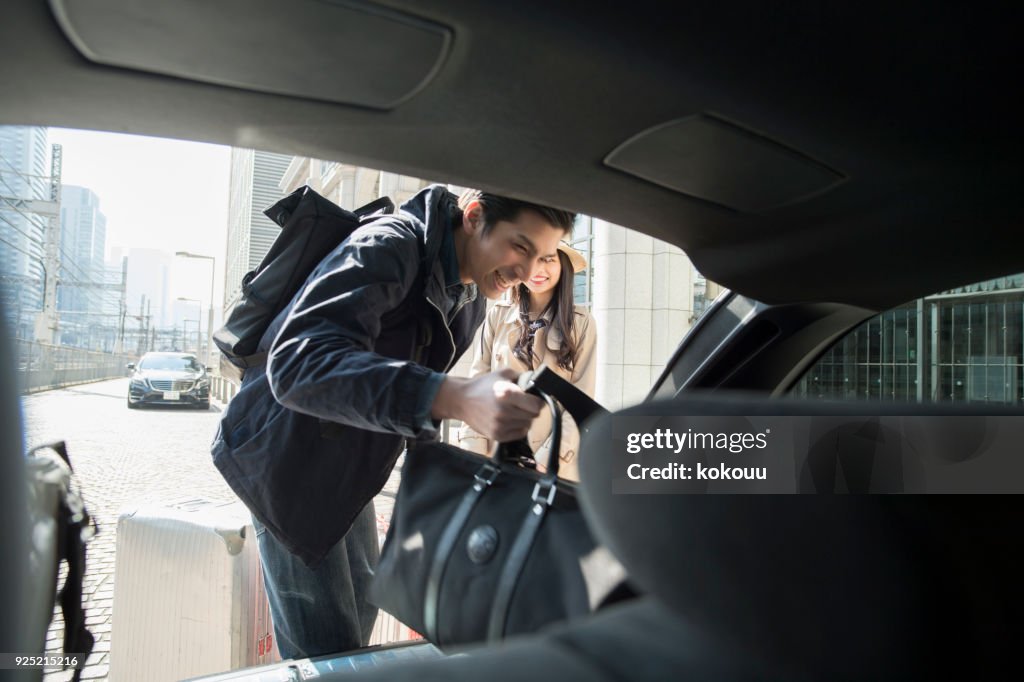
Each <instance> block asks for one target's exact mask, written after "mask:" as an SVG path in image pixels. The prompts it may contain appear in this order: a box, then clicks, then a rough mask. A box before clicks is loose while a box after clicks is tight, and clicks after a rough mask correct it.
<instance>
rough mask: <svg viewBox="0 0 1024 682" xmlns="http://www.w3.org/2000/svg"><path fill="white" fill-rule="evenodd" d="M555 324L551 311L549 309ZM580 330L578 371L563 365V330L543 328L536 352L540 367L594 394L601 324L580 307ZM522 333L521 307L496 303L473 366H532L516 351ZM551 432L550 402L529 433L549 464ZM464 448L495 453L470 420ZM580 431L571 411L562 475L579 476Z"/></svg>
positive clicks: (462, 433) (565, 425)
mask: <svg viewBox="0 0 1024 682" xmlns="http://www.w3.org/2000/svg"><path fill="white" fill-rule="evenodd" d="M547 317H548V322H549V323H550V321H551V320H550V312H549V313H548V314H547ZM574 326H575V328H576V335H577V338H578V339H579V341H578V349H577V351H578V354H577V357H576V363H575V366H574V367H573V371H572V372H571V373H570V372H568V371H566V370H564V369H562V368H561V367H559V366H558V359H557V350H558V348H559V346H560V345H561V342H562V337H561V334H559V333H558V332H557V331H555V330H554V329H551V327H543V328H541V329H539V330H537V333H536V335H535V336H534V339H533V351H534V353H535V354H536V355H537V356H538V357H539V362H537V361H536V360H535V362H536V364H535V367H540V366H541V365H547V366H548V367H550V368H551V369H553V370H554V371H555V372H557V373H558V375H559V376H560V377H562V378H563V379H566V380H568V381H570V382H571V383H573V384H575V385H576V386H577V387H578V388H579V389H581V390H582V391H583V392H584V393H586V394H587V395H589V396H591V397H593V395H594V383H595V381H596V379H597V357H596V353H595V347H596V345H597V329H596V325H595V324H594V318H593V317H591V316H590V313H588V312H586V311H585V310H581V309H580V308H577V309H576V321H575V325H574ZM549 332H550V333H549ZM517 338H519V310H518V308H517V307H516V306H515V305H513V304H511V303H508V302H503V301H502V302H498V303H496V304H494V306H493V307H492V308H491V311H490V312H489V313H488V314H487V319H486V321H485V322H484V326H483V331H482V332H481V335H480V343H479V344H478V345H477V349H476V354H475V357H474V358H473V369H472V371H471V372H470V375H471V376H477V375H478V374H486V373H487V372H493V371H496V370H499V369H503V368H505V367H511V368H512V369H514V370H515V371H516V372H525V371H527V370H529V369H530V368H529V367H527V366H526V364H525V363H523V362H522V361H520V360H519V359H518V358H517V357H515V356H514V355H513V354H512V348H513V347H514V346H515V342H516V339H517ZM550 435H551V414H550V413H549V412H548V409H547V407H545V408H544V411H543V412H541V414H540V416H539V417H538V418H537V419H535V420H534V422H533V426H532V427H530V433H529V434H528V438H529V441H530V447H532V448H533V451H534V453H535V456H536V458H537V462H538V463H539V464H541V465H546V464H547V460H548V446H549V443H548V442H547V441H548V438H549V437H550ZM458 438H459V442H458V445H459V447H462V448H465V449H466V450H471V451H473V452H477V453H480V454H482V455H489V454H490V452H491V445H492V444H491V443H490V442H489V441H488V440H487V439H486V438H484V437H483V436H482V435H481V434H479V433H478V432H476V431H474V430H473V429H472V428H471V427H470V426H469V425H468V424H464V425H463V426H462V428H461V429H460V430H459V434H458ZM579 440H580V437H579V431H578V430H577V428H576V424H575V422H573V420H572V417H570V416H568V415H565V418H564V419H563V421H562V447H561V449H560V450H561V452H560V458H561V460H562V462H561V465H560V466H559V476H562V477H563V478H568V479H571V480H574V481H577V480H579V463H578V461H577V457H576V455H577V450H578V448H579Z"/></svg>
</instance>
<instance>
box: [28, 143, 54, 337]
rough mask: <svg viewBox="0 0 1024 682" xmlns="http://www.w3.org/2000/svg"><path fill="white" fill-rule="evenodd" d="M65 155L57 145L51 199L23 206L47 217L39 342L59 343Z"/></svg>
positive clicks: (51, 174) (37, 335) (38, 320)
mask: <svg viewBox="0 0 1024 682" xmlns="http://www.w3.org/2000/svg"><path fill="white" fill-rule="evenodd" d="M62 158H63V153H62V151H61V146H60V145H59V144H55V145H53V151H52V156H51V159H50V198H49V201H45V200H29V201H26V202H23V205H24V206H25V208H26V209H27V210H29V211H31V212H32V213H38V214H39V215H42V216H46V260H45V261H44V262H43V277H44V278H45V279H44V284H43V311H42V312H41V313H40V314H39V316H38V317H37V318H36V340H38V341H42V342H44V343H55V342H56V340H57V330H58V326H59V320H58V317H57V277H58V275H59V273H60V177H61V165H62Z"/></svg>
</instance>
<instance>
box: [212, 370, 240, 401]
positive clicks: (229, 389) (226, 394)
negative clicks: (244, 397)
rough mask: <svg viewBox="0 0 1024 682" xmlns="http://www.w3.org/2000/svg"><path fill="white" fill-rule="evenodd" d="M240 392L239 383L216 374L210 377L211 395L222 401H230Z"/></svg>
mask: <svg viewBox="0 0 1024 682" xmlns="http://www.w3.org/2000/svg"><path fill="white" fill-rule="evenodd" d="M236 393H238V385H237V384H235V383H234V382H233V381H228V380H227V379H225V378H224V377H222V376H220V375H219V374H218V375H215V376H213V377H211V378H210V395H212V396H213V397H214V398H216V399H217V400H219V401H221V402H222V403H227V402H229V401H230V400H231V399H232V398H234V397H235V394H236Z"/></svg>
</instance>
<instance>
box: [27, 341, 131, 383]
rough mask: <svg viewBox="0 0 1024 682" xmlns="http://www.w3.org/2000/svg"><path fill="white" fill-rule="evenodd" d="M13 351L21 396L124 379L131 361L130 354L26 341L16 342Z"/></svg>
mask: <svg viewBox="0 0 1024 682" xmlns="http://www.w3.org/2000/svg"><path fill="white" fill-rule="evenodd" d="M16 352H17V361H18V377H19V379H20V381H21V386H20V388H21V393H22V394H25V393H35V392H36V391H46V390H49V389H52V388H61V387H63V386H72V385H74V384H85V383H89V382H92V381H102V380H104V379H117V378H119V377H123V376H127V370H126V369H125V365H126V364H128V363H129V362H131V361H132V360H134V356H131V355H125V354H120V355H114V354H113V353H100V352H97V351H90V350H84V349H82V348H73V347H71V346H55V345H52V344H48V343H40V342H38V341H28V340H25V339H18V340H17V346H16Z"/></svg>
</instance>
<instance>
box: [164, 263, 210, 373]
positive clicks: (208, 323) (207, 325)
mask: <svg viewBox="0 0 1024 682" xmlns="http://www.w3.org/2000/svg"><path fill="white" fill-rule="evenodd" d="M174 255H175V256H181V257H182V258H200V259H202V260H208V261H210V317H209V320H208V321H207V324H206V336H207V339H206V363H205V364H207V365H212V364H213V280H214V278H215V277H216V274H215V273H216V271H217V259H216V258H214V257H213V256H204V255H202V254H199V253H191V252H189V251H177V252H176V253H175V254H174ZM200 314H202V310H200Z"/></svg>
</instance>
